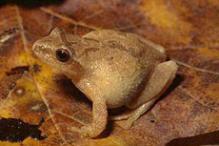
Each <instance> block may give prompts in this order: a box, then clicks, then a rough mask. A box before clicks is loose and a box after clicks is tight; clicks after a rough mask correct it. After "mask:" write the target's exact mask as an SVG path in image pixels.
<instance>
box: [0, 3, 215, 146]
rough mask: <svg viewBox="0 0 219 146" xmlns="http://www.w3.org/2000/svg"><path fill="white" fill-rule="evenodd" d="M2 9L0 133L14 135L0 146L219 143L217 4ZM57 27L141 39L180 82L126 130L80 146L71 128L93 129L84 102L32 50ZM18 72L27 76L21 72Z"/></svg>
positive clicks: (111, 130)
mask: <svg viewBox="0 0 219 146" xmlns="http://www.w3.org/2000/svg"><path fill="white" fill-rule="evenodd" d="M0 4H1V7H0V20H1V21H0V67H1V72H0V83H1V84H0V100H1V102H0V117H2V118H4V119H8V120H6V121H5V120H4V121H3V119H2V120H0V122H2V124H1V125H0V133H2V132H1V129H4V128H5V127H10V128H9V129H11V130H12V131H9V129H6V130H8V132H6V131H5V133H4V134H1V135H0V140H1V141H0V145H1V146H20V145H22V146H29V145H32V146H35V145H36V146H39V145H40V146H41V145H42V146H50V145H51V146H59V145H63V146H67V145H75V146H96V145H98V146H157V145H167V146H171V145H172V146H175V145H186V146H190V145H191V146H194V145H210V144H212V145H215V144H219V141H218V139H217V138H215V137H218V136H219V133H218V130H219V124H218V121H219V114H218V110H219V109H218V108H219V40H218V38H219V19H218V18H219V14H218V11H219V1H217V0H206V1H204V0H185V1H183V0H170V1H165V0H140V1H139V0H109V1H104V0H66V1H61V2H60V1H47V2H34V1H32V3H31V1H30V2H29V1H27V2H18V1H10V2H1V3H0ZM55 26H59V27H62V28H64V29H66V30H67V31H70V32H72V33H75V34H79V35H83V34H85V33H87V32H89V31H92V30H95V29H102V28H111V29H115V30H121V31H128V32H133V33H136V34H139V35H142V36H143V37H145V38H147V39H150V40H152V41H154V42H156V43H159V44H162V45H163V46H165V48H166V49H167V52H168V56H169V58H170V59H173V60H175V61H176V62H177V63H178V64H179V66H180V68H179V71H178V75H177V77H176V79H175V81H174V83H173V84H172V86H171V88H170V89H169V90H168V91H167V92H166V93H165V95H163V98H162V99H161V100H159V101H158V103H157V104H156V105H155V106H154V107H153V108H152V110H150V111H149V112H148V113H146V114H144V115H143V116H142V117H141V118H140V119H139V120H137V121H136V122H135V124H134V126H133V127H132V128H131V129H129V130H124V129H122V128H121V127H120V126H119V123H117V122H110V123H109V124H108V128H107V129H106V131H105V132H104V134H103V135H101V137H100V138H98V139H83V138H81V137H80V135H79V134H78V133H77V132H76V131H75V129H73V128H72V127H81V126H82V125H83V124H87V123H89V122H90V121H91V108H90V104H89V102H88V101H87V100H84V99H85V98H86V97H84V96H83V95H82V94H81V93H80V92H79V91H78V90H76V88H75V87H74V86H73V84H72V83H71V82H70V81H69V80H67V79H66V78H65V77H63V76H62V75H61V74H58V73H56V72H54V71H53V70H52V68H50V67H49V66H47V65H45V64H43V63H41V62H40V60H37V59H36V58H35V57H34V56H33V54H32V52H31V46H32V44H33V42H34V41H35V40H37V39H38V38H40V37H42V36H44V35H47V34H48V33H49V32H50V30H51V29H52V28H54V27H55ZM19 67H21V68H22V67H23V68H25V71H22V72H19V71H18V70H19ZM13 71H15V72H14V73H13V74H7V73H10V72H13ZM42 119H44V120H45V121H44V122H43V123H41V124H39V123H40V121H41V120H42ZM10 125H11V126H10ZM11 127H12V128H11ZM16 127H22V128H24V129H22V128H21V129H22V130H19V129H18V128H16ZM33 127H34V128H33ZM25 128H26V129H25ZM31 128H32V129H31ZM21 131H22V132H21ZM40 131H41V132H42V133H40ZM19 132H20V133H19ZM17 133H18V134H17ZM25 134H26V135H25Z"/></svg>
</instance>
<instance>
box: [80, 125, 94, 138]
mask: <svg viewBox="0 0 219 146" xmlns="http://www.w3.org/2000/svg"><path fill="white" fill-rule="evenodd" d="M80 133H81V136H82V137H96V136H97V134H95V133H96V132H95V129H93V128H92V126H83V127H82V128H81V130H80Z"/></svg>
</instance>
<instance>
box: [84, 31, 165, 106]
mask: <svg viewBox="0 0 219 146" xmlns="http://www.w3.org/2000/svg"><path fill="white" fill-rule="evenodd" d="M83 38H84V39H88V40H96V41H97V42H99V45H96V46H95V47H97V49H96V51H95V49H94V51H92V52H90V53H89V55H86V56H84V60H86V63H85V64H84V65H86V68H88V69H87V70H89V71H90V73H91V74H90V75H89V76H88V78H89V80H91V82H93V83H95V84H96V85H97V88H98V90H100V91H101V92H102V93H104V98H106V101H107V104H108V107H110V108H114V107H120V106H122V105H124V104H125V102H128V100H129V97H130V96H132V95H135V92H137V91H138V89H139V87H140V85H141V83H142V82H143V81H144V80H146V77H147V75H148V74H150V72H151V71H152V68H153V67H154V66H155V65H156V64H157V63H159V62H161V61H163V60H164V59H165V53H164V52H162V50H159V49H156V48H153V47H152V46H150V45H148V44H147V43H145V42H144V39H142V38H140V37H139V36H137V35H134V34H130V33H121V32H116V31H112V30H101V31H93V32H91V33H88V34H87V35H85V36H83ZM146 45H147V46H146ZM83 62H85V61H83ZM126 98H127V99H126Z"/></svg>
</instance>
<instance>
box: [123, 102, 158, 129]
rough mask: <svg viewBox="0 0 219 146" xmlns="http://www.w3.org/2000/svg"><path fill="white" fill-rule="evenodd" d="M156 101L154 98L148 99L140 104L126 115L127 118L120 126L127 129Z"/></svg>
mask: <svg viewBox="0 0 219 146" xmlns="http://www.w3.org/2000/svg"><path fill="white" fill-rule="evenodd" d="M155 102H156V99H155V98H154V99H152V100H151V101H148V102H147V103H145V104H143V105H141V106H140V107H138V108H137V109H135V110H134V111H133V112H132V113H131V114H130V115H129V117H128V119H127V120H125V121H124V122H122V123H121V124H120V126H121V127H122V128H124V129H129V128H130V127H131V126H132V125H133V123H134V122H135V121H136V120H137V119H138V118H139V117H140V116H141V115H142V114H144V113H145V112H147V111H148V110H149V109H150V108H151V107H152V106H153V105H154V103H155Z"/></svg>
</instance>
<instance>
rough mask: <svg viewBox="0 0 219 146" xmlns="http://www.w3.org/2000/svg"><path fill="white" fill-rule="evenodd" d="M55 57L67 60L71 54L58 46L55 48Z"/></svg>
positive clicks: (61, 60) (63, 60)
mask: <svg viewBox="0 0 219 146" xmlns="http://www.w3.org/2000/svg"><path fill="white" fill-rule="evenodd" d="M56 58H57V59H58V60H59V61H60V62H67V61H69V59H70V58H71V55H70V52H69V51H68V50H67V49H63V48H60V49H57V50H56Z"/></svg>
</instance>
